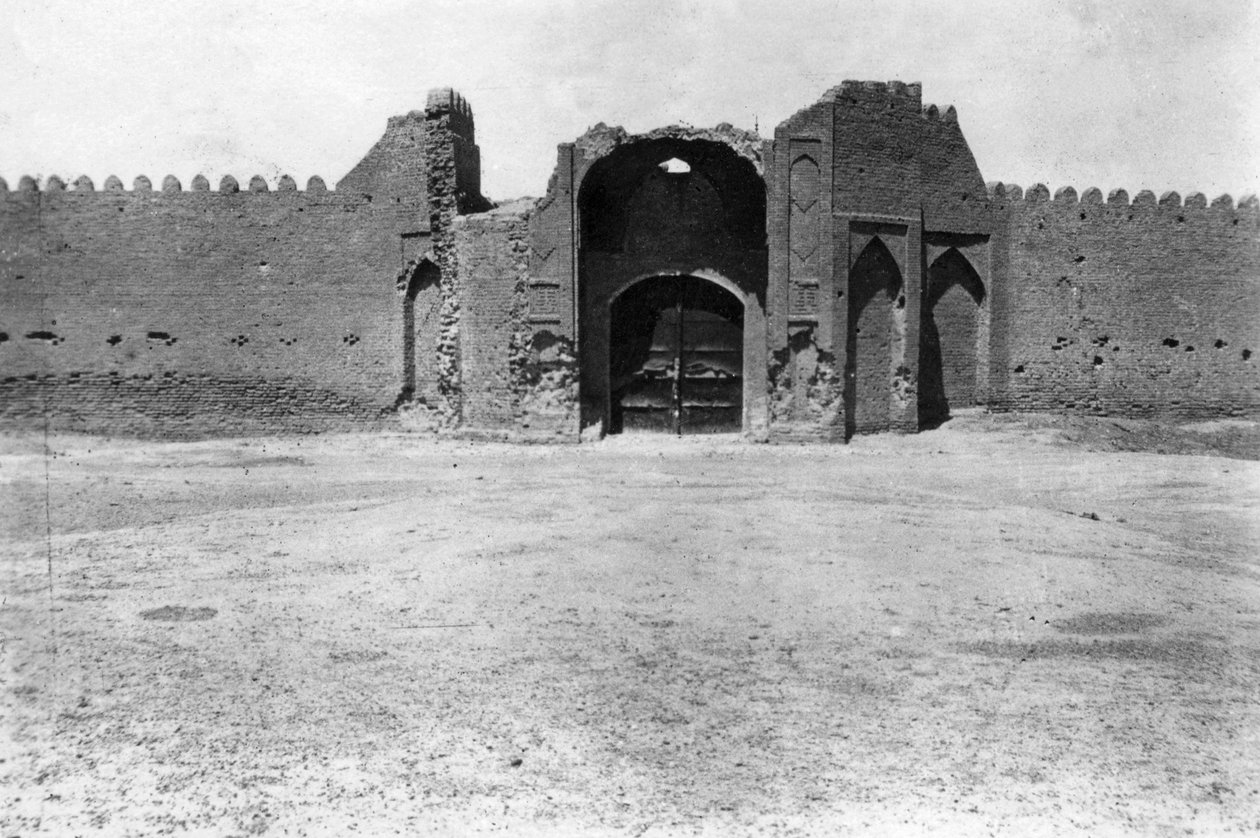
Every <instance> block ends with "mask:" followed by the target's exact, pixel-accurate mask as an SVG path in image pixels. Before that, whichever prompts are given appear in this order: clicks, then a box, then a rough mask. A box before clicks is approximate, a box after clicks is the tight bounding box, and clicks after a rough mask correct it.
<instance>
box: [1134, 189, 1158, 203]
mask: <svg viewBox="0 0 1260 838" xmlns="http://www.w3.org/2000/svg"><path fill="white" fill-rule="evenodd" d="M1129 206H1131V207H1155V206H1159V199H1158V198H1156V197H1155V193H1154V192H1152V191H1151V190H1149V189H1143V190H1141V191H1140V192H1138V193H1137V194H1136V195H1134V196H1133V201H1132V202H1130V204H1129Z"/></svg>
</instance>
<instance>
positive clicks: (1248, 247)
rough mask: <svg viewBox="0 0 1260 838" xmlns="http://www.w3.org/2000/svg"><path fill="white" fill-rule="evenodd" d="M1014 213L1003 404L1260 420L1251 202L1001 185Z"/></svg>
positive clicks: (1000, 317) (1259, 325) (1001, 316)
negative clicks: (1259, 416)
mask: <svg viewBox="0 0 1260 838" xmlns="http://www.w3.org/2000/svg"><path fill="white" fill-rule="evenodd" d="M993 191H994V193H995V197H994V200H995V201H997V202H1000V203H1001V204H1002V205H1003V206H1004V207H1005V209H1006V210H1007V211H1008V212H1009V213H1010V216H1009V218H1010V228H1009V239H1010V250H1009V260H1010V264H1009V273H1008V275H1007V276H1006V277H1005V278H1004V281H1003V282H1002V283H1001V286H1000V287H999V289H998V290H999V292H1000V293H999V294H998V295H997V297H996V298H995V300H994V310H993V346H992V352H993V358H992V365H993V376H994V383H995V388H996V389H995V398H994V399H993V406H994V407H997V408H1000V409H1010V410H1061V409H1070V410H1081V411H1089V412H1094V413H1102V414H1115V415H1127V416H1149V415H1169V416H1208V415H1229V414H1252V415H1254V414H1255V413H1256V412H1257V411H1258V410H1260V359H1257V358H1255V357H1254V353H1255V352H1256V351H1257V349H1260V346H1258V344H1260V235H1258V233H1260V219H1258V216H1260V214H1258V213H1257V210H1256V205H1255V200H1254V198H1253V199H1250V200H1249V201H1248V202H1246V203H1245V204H1243V205H1241V206H1239V207H1237V208H1236V207H1234V206H1233V201H1232V200H1231V199H1230V198H1229V197H1228V196H1222V197H1221V198H1220V199H1217V200H1216V201H1213V202H1212V203H1211V205H1209V204H1208V202H1207V201H1206V200H1205V198H1204V196H1202V195H1200V194H1197V193H1196V194H1193V195H1190V196H1188V197H1187V198H1186V199H1185V201H1184V202H1183V201H1182V199H1181V197H1180V196H1179V195H1177V194H1176V193H1171V192H1170V193H1166V194H1165V195H1163V196H1162V197H1161V198H1159V199H1156V197H1155V195H1154V194H1153V193H1151V192H1148V191H1143V192H1139V193H1138V194H1137V195H1136V196H1134V198H1133V199H1132V201H1130V199H1129V196H1128V195H1127V194H1126V193H1125V192H1124V191H1123V190H1115V191H1113V192H1112V193H1111V195H1110V196H1109V197H1108V198H1107V199H1106V200H1105V201H1104V200H1103V196H1102V193H1101V192H1100V191H1099V190H1097V189H1089V190H1086V191H1085V193H1084V194H1083V195H1081V196H1080V197H1079V198H1078V196H1077V193H1076V191H1075V190H1074V189H1072V188H1070V187H1067V188H1064V189H1060V190H1059V191H1058V192H1057V193H1056V194H1055V196H1054V197H1053V198H1051V196H1050V194H1049V192H1048V191H1047V189H1046V188H1045V187H1044V186H1041V185H1037V186H1034V187H1033V188H1031V189H1029V190H1028V194H1027V195H1024V194H1022V192H1021V190H1020V189H1019V187H1013V186H1012V187H1006V186H1001V185H1000V184H999V185H995V187H994V189H993Z"/></svg>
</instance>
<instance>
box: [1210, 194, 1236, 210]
mask: <svg viewBox="0 0 1260 838" xmlns="http://www.w3.org/2000/svg"><path fill="white" fill-rule="evenodd" d="M1211 206H1212V209H1223V210H1232V209H1233V208H1234V199H1233V197H1232V196H1231V195H1230V194H1229V193H1228V192H1226V193H1225V194H1223V195H1217V196H1216V197H1215V198H1213V199H1212V205H1211Z"/></svg>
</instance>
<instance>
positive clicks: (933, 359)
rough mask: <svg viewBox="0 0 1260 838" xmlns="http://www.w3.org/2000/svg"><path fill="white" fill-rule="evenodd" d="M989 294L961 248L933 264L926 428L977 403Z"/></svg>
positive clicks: (925, 351) (926, 309)
mask: <svg viewBox="0 0 1260 838" xmlns="http://www.w3.org/2000/svg"><path fill="white" fill-rule="evenodd" d="M984 298H985V288H984V282H983V281H982V280H981V279H980V275H979V274H978V273H977V272H976V270H975V268H974V267H972V265H971V262H970V261H968V259H967V257H965V256H964V255H963V254H962V253H960V252H959V251H958V249H957V248H954V247H951V248H950V249H949V250H946V251H945V252H944V253H942V254H941V255H940V256H938V257H937V258H936V260H935V261H933V262H932V264H931V265H930V266H929V267H928V273H927V287H926V293H925V295H924V305H923V309H922V319H921V324H920V332H919V426H920V427H934V426H936V425H939V424H940V423H941V422H944V421H945V420H946V419H948V418H949V415H950V410H951V409H955V410H956V409H960V408H966V407H972V406H974V405H975V404H976V400H977V392H978V383H979V382H978V377H979V372H978V371H979V367H980V364H979V356H980V346H979V339H980V316H981V311H982V306H983V304H984Z"/></svg>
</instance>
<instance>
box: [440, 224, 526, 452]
mask: <svg viewBox="0 0 1260 838" xmlns="http://www.w3.org/2000/svg"><path fill="white" fill-rule="evenodd" d="M529 206H532V204H531V205H529ZM529 206H525V207H514V208H507V209H503V210H496V211H493V212H489V213H483V214H478V215H468V216H463V217H461V218H460V219H459V220H458V221H456V223H455V227H454V241H455V252H456V258H457V261H458V264H459V281H458V288H459V294H460V299H461V301H462V306H461V318H460V340H459V346H460V356H461V364H460V369H461V386H462V388H463V390H464V400H463V407H464V410H463V423H464V425H465V426H466V427H467V428H475V429H477V430H480V431H487V432H496V431H497V432H503V433H506V432H509V431H516V430H517V429H518V427H519V425H520V418H521V383H522V381H521V376H522V373H523V367H524V364H525V362H526V358H525V356H526V355H527V353H528V342H529V334H528V322H527V305H528V304H527V301H526V294H527V292H526V287H527V281H528V270H529Z"/></svg>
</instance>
